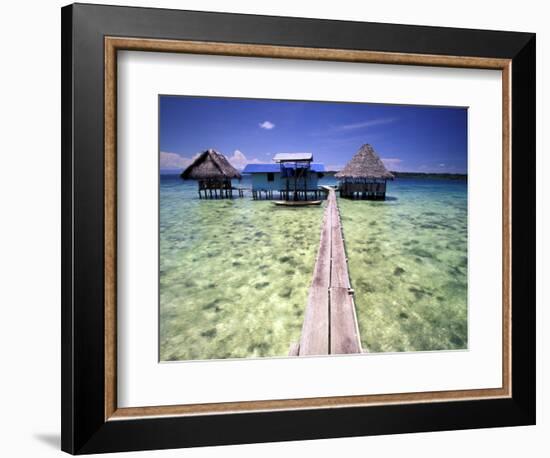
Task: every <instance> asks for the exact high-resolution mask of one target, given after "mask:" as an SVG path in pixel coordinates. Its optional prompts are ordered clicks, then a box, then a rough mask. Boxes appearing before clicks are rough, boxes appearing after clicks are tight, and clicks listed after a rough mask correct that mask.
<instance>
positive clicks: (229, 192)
mask: <svg viewBox="0 0 550 458" xmlns="http://www.w3.org/2000/svg"><path fill="white" fill-rule="evenodd" d="M180 176H181V178H183V179H184V180H197V181H198V183H199V198H205V199H208V198H211V199H213V198H214V199H218V198H221V199H224V198H231V197H233V186H232V184H231V180H232V179H234V178H236V179H239V180H240V179H241V174H240V173H239V171H238V170H237V169H236V168H235V167H233V166H232V165H231V164H230V163H229V161H228V160H227V158H226V157H225V156H224V155H223V154H221V153H219V152H217V151H215V150H213V149H209V150H206V151H204V152H202V153H201V154H199V156H198V157H197V158H196V159H195V160H194V161H193V162H192V163H191V164H190V165H189V166H188V167H187V168H186V169H185V170H184V171H183V172H182V174H181V175H180ZM239 196H240V197H242V191H241V190H239Z"/></svg>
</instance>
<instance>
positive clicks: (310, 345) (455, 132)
mask: <svg viewBox="0 0 550 458" xmlns="http://www.w3.org/2000/svg"><path fill="white" fill-rule="evenodd" d="M158 104H159V106H158V110H159V119H158V129H159V139H158V146H159V291H160V293H159V296H160V297H159V361H161V362H176V361H189V360H216V359H217V360H224V359H235V358H269V357H271V358H273V357H278V358H280V357H285V358H288V357H302V356H327V357H330V356H332V355H342V354H345V355H350V354H358V355H363V356H365V355H366V354H368V353H394V352H427V351H432V352H433V351H457V350H458V351H464V350H468V107H461V106H418V105H396V104H383V103H354V102H353V103H352V102H336V101H318V100H307V101H305V100H273V99H245V98H237V97H235V98H229V97H209V96H195V95H193V96H188V95H182V94H161V95H159V96H158Z"/></svg>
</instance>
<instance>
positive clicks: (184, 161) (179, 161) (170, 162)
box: [160, 151, 198, 169]
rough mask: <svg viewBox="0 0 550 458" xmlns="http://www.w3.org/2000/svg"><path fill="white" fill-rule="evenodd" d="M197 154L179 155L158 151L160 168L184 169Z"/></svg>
mask: <svg viewBox="0 0 550 458" xmlns="http://www.w3.org/2000/svg"><path fill="white" fill-rule="evenodd" d="M197 156H198V155H197V154H195V155H194V156H193V157H191V158H189V157H184V156H180V155H179V154H177V153H168V152H166V151H161V152H160V168H161V169H185V168H187V166H188V165H189V164H191V162H193V161H194V160H195V158H196V157H197Z"/></svg>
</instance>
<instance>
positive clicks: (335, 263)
mask: <svg viewBox="0 0 550 458" xmlns="http://www.w3.org/2000/svg"><path fill="white" fill-rule="evenodd" d="M327 191H328V198H327V206H326V208H325V213H324V215H323V225H322V227H321V237H320V242H319V250H318V252H317V259H316V261H315V267H314V270H313V279H312V281H311V286H310V288H309V295H308V301H307V306H306V310H305V316H304V324H303V326H302V335H301V338H300V343H299V345H296V344H294V345H293V346H291V349H290V351H289V355H299V356H305V355H328V354H347V353H361V352H362V348H361V339H360V336H359V326H358V323H357V315H356V311H355V302H354V299H353V290H352V289H351V287H350V279H349V273H348V263H347V258H346V250H345V247H344V238H343V236H342V225H341V222H340V213H339V211H338V204H337V202H336V194H335V192H334V189H332V188H329V189H327Z"/></svg>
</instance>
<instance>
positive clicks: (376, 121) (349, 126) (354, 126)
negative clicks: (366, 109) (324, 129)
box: [333, 118, 397, 132]
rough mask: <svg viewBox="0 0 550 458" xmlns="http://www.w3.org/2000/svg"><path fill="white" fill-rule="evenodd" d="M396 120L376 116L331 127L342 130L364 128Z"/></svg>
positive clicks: (338, 130)
mask: <svg viewBox="0 0 550 458" xmlns="http://www.w3.org/2000/svg"><path fill="white" fill-rule="evenodd" d="M395 121H397V118H378V119H370V120H369V121H363V122H356V123H353V124H342V125H340V126H336V127H334V128H333V130H334V131H337V132H342V131H348V130H357V129H366V128H367V127H373V126H380V125H383V124H391V123H392V122H395Z"/></svg>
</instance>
